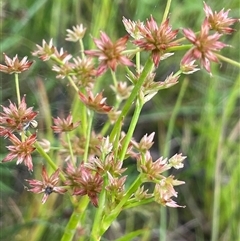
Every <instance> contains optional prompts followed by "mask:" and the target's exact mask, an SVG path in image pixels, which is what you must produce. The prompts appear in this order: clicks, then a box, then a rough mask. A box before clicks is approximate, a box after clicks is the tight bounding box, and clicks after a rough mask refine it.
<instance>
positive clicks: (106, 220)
mask: <svg viewBox="0 0 240 241" xmlns="http://www.w3.org/2000/svg"><path fill="white" fill-rule="evenodd" d="M141 184H142V175H141V174H139V176H138V177H137V178H136V179H135V181H134V182H133V184H132V185H131V186H130V187H129V189H128V190H127V192H126V194H125V195H124V196H123V197H122V199H121V201H120V203H119V204H118V205H117V206H116V207H115V208H114V209H113V210H112V211H111V213H110V214H107V215H106V216H104V217H103V219H102V220H101V225H99V226H100V227H99V228H100V233H99V237H101V236H102V235H103V234H104V233H105V232H106V230H107V229H108V228H109V227H110V225H111V224H112V222H113V221H114V220H115V219H116V218H117V216H118V215H119V213H120V212H121V211H122V210H123V206H124V204H125V203H126V202H127V201H128V199H129V198H130V196H131V195H132V194H133V193H134V192H135V191H136V190H137V189H138V188H139V186H140V185H141Z"/></svg>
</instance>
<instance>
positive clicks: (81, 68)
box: [72, 57, 97, 88]
mask: <svg viewBox="0 0 240 241" xmlns="http://www.w3.org/2000/svg"><path fill="white" fill-rule="evenodd" d="M73 61H74V64H73V66H72V69H73V70H72V71H73V74H74V75H73V76H74V77H76V82H77V85H78V86H80V87H90V88H91V87H93V83H94V81H95V78H96V76H97V70H96V68H95V66H94V63H93V59H92V58H84V59H81V58H79V57H76V58H73Z"/></svg>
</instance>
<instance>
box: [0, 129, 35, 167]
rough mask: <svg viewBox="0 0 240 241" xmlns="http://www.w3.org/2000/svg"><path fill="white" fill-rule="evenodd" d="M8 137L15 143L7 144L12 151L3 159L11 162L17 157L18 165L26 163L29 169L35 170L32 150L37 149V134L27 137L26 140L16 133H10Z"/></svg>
mask: <svg viewBox="0 0 240 241" xmlns="http://www.w3.org/2000/svg"><path fill="white" fill-rule="evenodd" d="M8 139H9V140H10V141H11V143H12V144H13V145H10V146H7V149H8V150H9V151H10V153H9V154H8V155H7V156H6V157H5V158H4V159H3V160H2V162H9V161H12V160H13V159H15V158H17V165H18V164H20V163H22V162H23V163H24V165H25V166H27V167H28V170H29V171H33V163H32V156H31V154H32V152H33V151H34V150H35V147H34V143H35V142H36V134H33V135H31V136H29V137H27V138H26V139H25V140H24V141H21V140H19V139H18V138H17V137H16V136H15V135H14V134H11V133H8Z"/></svg>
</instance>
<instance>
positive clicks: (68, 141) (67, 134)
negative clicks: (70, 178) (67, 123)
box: [66, 132, 75, 166]
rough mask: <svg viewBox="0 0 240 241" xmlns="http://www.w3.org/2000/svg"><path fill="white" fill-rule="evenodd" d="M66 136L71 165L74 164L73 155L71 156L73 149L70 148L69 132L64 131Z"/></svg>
mask: <svg viewBox="0 0 240 241" xmlns="http://www.w3.org/2000/svg"><path fill="white" fill-rule="evenodd" d="M66 137H67V143H68V148H69V152H70V156H71V162H72V164H73V166H75V160H74V156H73V149H72V144H71V140H70V135H69V132H66Z"/></svg>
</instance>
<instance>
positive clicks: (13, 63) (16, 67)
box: [0, 53, 33, 74]
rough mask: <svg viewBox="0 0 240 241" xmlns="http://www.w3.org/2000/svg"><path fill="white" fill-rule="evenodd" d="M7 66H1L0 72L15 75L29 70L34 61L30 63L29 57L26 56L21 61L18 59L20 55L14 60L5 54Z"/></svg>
mask: <svg viewBox="0 0 240 241" xmlns="http://www.w3.org/2000/svg"><path fill="white" fill-rule="evenodd" d="M3 55H4V59H5V63H6V65H2V64H0V71H1V72H4V73H7V74H13V73H18V74H19V73H22V72H24V71H26V70H28V69H29V68H30V67H31V65H32V64H33V61H28V60H27V56H25V57H24V58H23V59H22V60H21V61H19V59H18V55H17V54H16V55H15V57H14V58H13V59H11V58H9V57H8V56H7V55H6V54H5V53H3Z"/></svg>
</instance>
